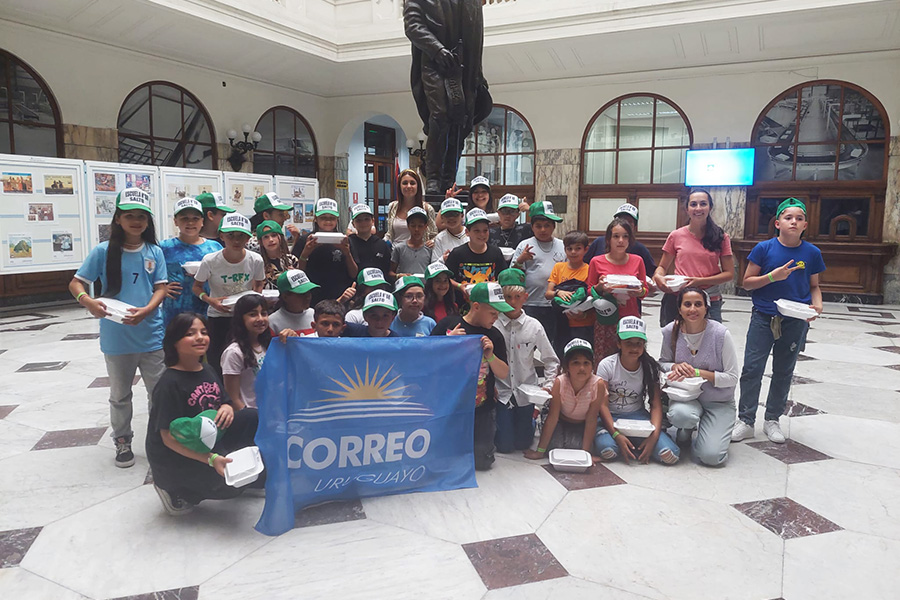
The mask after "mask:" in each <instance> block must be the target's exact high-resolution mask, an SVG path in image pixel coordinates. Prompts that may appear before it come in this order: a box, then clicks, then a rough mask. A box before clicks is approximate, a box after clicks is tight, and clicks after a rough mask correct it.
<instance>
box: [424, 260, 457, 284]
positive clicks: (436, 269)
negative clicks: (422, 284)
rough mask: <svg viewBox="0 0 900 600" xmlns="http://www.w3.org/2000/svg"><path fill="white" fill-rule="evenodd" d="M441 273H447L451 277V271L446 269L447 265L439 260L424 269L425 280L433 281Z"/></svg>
mask: <svg viewBox="0 0 900 600" xmlns="http://www.w3.org/2000/svg"><path fill="white" fill-rule="evenodd" d="M441 273H447V274H448V275H452V274H453V271H451V270H450V269H448V268H447V265H445V264H444V263H442V262H441V261H439V260H436V261H434V262H433V263H431V264H430V265H428V266H427V267H425V280H426V281H428V280H429V279H434V278H435V277H437V276H438V275H440V274H441Z"/></svg>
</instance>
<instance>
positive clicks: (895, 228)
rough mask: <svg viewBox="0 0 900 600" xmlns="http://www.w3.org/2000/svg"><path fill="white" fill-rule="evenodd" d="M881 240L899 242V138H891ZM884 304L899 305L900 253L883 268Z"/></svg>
mask: <svg viewBox="0 0 900 600" xmlns="http://www.w3.org/2000/svg"><path fill="white" fill-rule="evenodd" d="M882 239H883V240H884V241H885V242H894V243H897V242H900V136H897V137H893V138H891V144H890V157H889V158H888V182H887V192H886V194H885V198H884V230H883V235H882ZM884 302H885V304H900V253H898V256H895V257H894V258H893V260H891V262H889V263H888V264H887V266H886V267H885V268H884Z"/></svg>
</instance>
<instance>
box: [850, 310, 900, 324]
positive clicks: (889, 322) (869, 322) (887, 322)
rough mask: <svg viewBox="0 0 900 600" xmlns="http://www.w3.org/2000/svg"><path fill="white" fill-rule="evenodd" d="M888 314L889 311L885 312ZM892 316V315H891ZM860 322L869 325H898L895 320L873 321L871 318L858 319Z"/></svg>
mask: <svg viewBox="0 0 900 600" xmlns="http://www.w3.org/2000/svg"><path fill="white" fill-rule="evenodd" d="M887 314H890V313H887ZM891 318H893V317H891ZM860 322H861V323H868V324H869V325H877V326H879V327H890V326H891V325H900V323H897V322H896V321H875V320H872V319H860Z"/></svg>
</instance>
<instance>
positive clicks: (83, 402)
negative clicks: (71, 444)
mask: <svg viewBox="0 0 900 600" xmlns="http://www.w3.org/2000/svg"><path fill="white" fill-rule="evenodd" d="M108 396H109V394H108V393H104V392H97V391H94V390H87V389H76V390H71V391H70V392H69V394H68V395H65V396H61V395H59V394H49V395H48V396H47V397H44V398H32V399H31V401H30V402H27V403H25V404H22V405H20V406H19V407H18V408H17V409H16V410H15V412H13V413H12V414H11V415H9V416H8V417H7V420H9V421H11V422H14V423H19V424H21V425H27V426H29V427H34V428H35V429H42V430H44V431H62V430H66V429H86V428H96V427H104V428H105V427H108V426H109V400H108Z"/></svg>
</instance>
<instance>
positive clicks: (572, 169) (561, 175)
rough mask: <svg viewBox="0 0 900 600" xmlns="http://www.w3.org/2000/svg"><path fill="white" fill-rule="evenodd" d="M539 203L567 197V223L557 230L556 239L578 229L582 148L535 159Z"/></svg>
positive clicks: (545, 152) (547, 152) (544, 153)
mask: <svg viewBox="0 0 900 600" xmlns="http://www.w3.org/2000/svg"><path fill="white" fill-rule="evenodd" d="M535 163H536V164H535V175H534V188H535V200H538V201H543V200H546V198H547V196H566V198H567V199H568V207H567V210H566V212H565V213H563V214H562V217H563V221H562V223H560V224H559V225H558V226H557V228H556V236H557V237H562V236H563V235H565V234H566V232H568V231H571V230H573V229H577V228H578V177H579V169H580V167H581V150H580V149H579V148H562V149H555V150H538V151H537V153H536V156H535Z"/></svg>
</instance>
